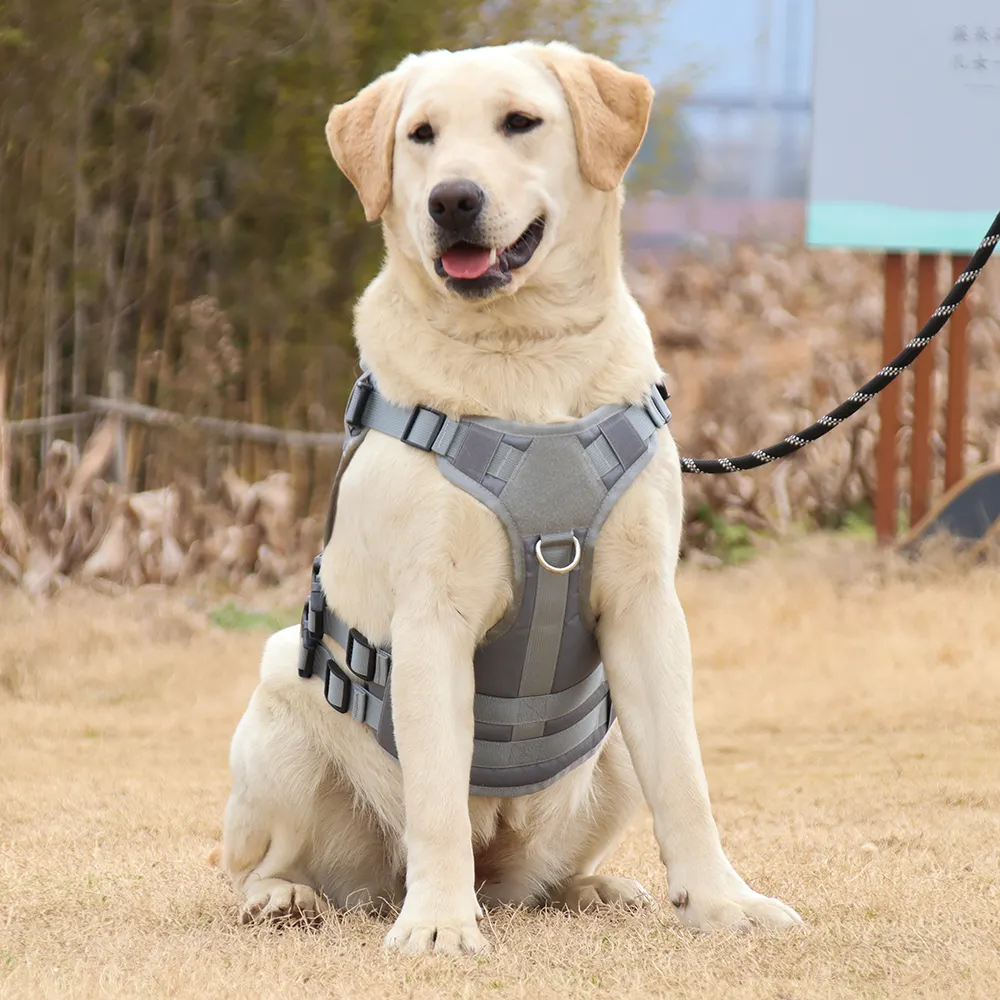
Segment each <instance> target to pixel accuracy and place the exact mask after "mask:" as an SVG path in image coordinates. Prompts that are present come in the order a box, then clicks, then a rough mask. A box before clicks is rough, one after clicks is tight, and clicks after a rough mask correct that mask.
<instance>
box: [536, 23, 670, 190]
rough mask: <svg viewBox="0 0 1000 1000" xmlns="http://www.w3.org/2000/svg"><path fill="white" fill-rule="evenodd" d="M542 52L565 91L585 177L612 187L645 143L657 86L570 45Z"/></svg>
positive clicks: (605, 187) (549, 47) (597, 185)
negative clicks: (654, 88) (654, 89)
mask: <svg viewBox="0 0 1000 1000" xmlns="http://www.w3.org/2000/svg"><path fill="white" fill-rule="evenodd" d="M539 53H540V55H541V57H542V60H543V61H544V62H545V64H546V65H547V66H548V67H549V69H551V70H552V72H553V73H555V75H556V77H557V78H558V79H559V82H560V84H562V88H563V92H564V93H565V95H566V103H567V104H569V110H570V114H571V115H572V116H573V128H574V130H575V132H576V147H577V151H578V153H579V157H580V170H581V171H582V173H583V176H584V178H585V179H586V180H587V181H588V182H589V183H590V184H592V185H593V186H594V187H595V188H598V189H599V190H601V191H613V190H614V189H615V188H616V187H618V185H619V184H620V183H621V181H622V178H623V177H624V176H625V171H626V170H627V169H628V165H629V164H630V163H631V162H632V159H633V157H634V156H635V154H636V153H637V152H638V151H639V146H640V145H642V140H643V137H644V136H645V134H646V127H647V125H648V124H649V113H650V109H651V108H652V106H653V85H652V84H651V83H650V82H649V81H648V80H647V79H646V78H645V77H644V76H640V75H639V74H638V73H628V72H626V71H625V70H623V69H619V68H618V67H617V66H616V65H615V64H614V63H611V62H608V61H607V60H606V59H601V58H599V57H598V56H592V55H589V54H587V53H584V52H580V51H578V50H576V49H574V48H571V47H570V46H568V45H560V44H558V43H557V44H549V45H545V46H543V47H541V48H540V50H539Z"/></svg>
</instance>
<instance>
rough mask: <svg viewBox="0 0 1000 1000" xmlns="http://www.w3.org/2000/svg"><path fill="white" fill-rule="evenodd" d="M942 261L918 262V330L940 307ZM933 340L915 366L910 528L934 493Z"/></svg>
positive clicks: (930, 257)
mask: <svg viewBox="0 0 1000 1000" xmlns="http://www.w3.org/2000/svg"><path fill="white" fill-rule="evenodd" d="M937 277H938V258H937V256H936V255H934V254H927V253H922V254H920V256H919V258H918V260H917V327H918V329H919V328H920V327H921V326H923V324H924V323H926V322H927V320H928V319H930V317H931V313H932V312H934V310H935V309H936V308H937V304H938V294H937V293H938V289H937ZM934 347H935V344H934V342H933V341H931V343H929V344H928V345H927V346H926V347H925V348H924V350H923V353H922V354H921V355H920V357H919V358H917V361H916V364H915V366H914V379H913V434H912V437H911V439H910V525H911V526H912V525H914V524H916V523H917V522H918V521H919V520H920V519H921V518H922V517H923V516H924V514H926V513H927V508H928V507H929V506H930V494H931V432H932V426H933V425H932V420H931V415H932V413H933V411H934Z"/></svg>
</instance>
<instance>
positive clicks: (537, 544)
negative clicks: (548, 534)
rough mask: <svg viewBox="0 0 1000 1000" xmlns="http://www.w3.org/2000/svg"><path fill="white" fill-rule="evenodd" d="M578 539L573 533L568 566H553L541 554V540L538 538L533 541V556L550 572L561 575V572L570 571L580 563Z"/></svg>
mask: <svg viewBox="0 0 1000 1000" xmlns="http://www.w3.org/2000/svg"><path fill="white" fill-rule="evenodd" d="M580 554H581V549H580V539H579V538H577V537H576V535H573V558H572V559H571V560H570V563H569V565H568V566H553V565H552V564H551V563H550V562H549V561H548V560H547V559H546V558H545V556H543V555H542V540H541V539H540V538H539V539H538V541H537V542H535V558H536V559H538V561H539V562H540V563H541V564H542V566H544V567H545V569H547V570H548V571H549V572H550V573H558V574H560V575H562V574H563V573H572V572H573V570H575V569H576V567H577V566H579V565H580Z"/></svg>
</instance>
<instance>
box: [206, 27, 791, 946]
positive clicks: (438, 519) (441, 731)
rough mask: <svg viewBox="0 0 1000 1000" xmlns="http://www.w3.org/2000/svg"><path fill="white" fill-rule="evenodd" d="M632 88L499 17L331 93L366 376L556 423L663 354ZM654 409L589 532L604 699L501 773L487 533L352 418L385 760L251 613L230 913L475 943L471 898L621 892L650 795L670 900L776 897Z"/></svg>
mask: <svg viewBox="0 0 1000 1000" xmlns="http://www.w3.org/2000/svg"><path fill="white" fill-rule="evenodd" d="M652 98H653V89H652V87H651V86H650V84H649V83H648V81H647V80H645V79H644V78H643V77H641V76H637V75H634V74H632V73H627V72H624V71H622V70H621V69H619V68H617V67H616V66H614V65H612V64H611V63H609V62H606V61H604V60H602V59H599V58H596V57H594V56H591V55H587V54H584V53H582V52H580V51H578V50H576V49H574V48H572V47H570V46H568V45H565V44H561V43H551V44H548V45H540V44H535V43H517V44H512V45H507V46H497V47H490V48H481V49H473V50H467V51H459V52H447V51H436V52H427V53H424V54H422V55H418V56H410V57H408V58H406V59H404V60H403V61H402V62H401V63H400V64H399V66H398V67H397V68H396V69H395V70H393V71H392V72H390V73H387V74H385V75H384V76H381V77H379V78H378V79H377V80H375V81H374V82H373V83H371V84H370V85H369V86H367V87H365V88H364V89H363V90H362V91H361V92H360V93H359V94H358V95H357V96H356V97H354V98H353V99H352V100H350V101H348V102H346V103H345V104H341V105H338V106H336V107H334V108H333V111H332V112H331V114H330V118H329V122H328V125H327V137H328V140H329V144H330V148H331V150H332V152H333V156H334V159H335V160H336V162H337V164H338V165H339V167H340V169H341V170H342V171H343V172H344V173H345V174H346V176H347V177H348V178H349V179H350V181H351V182H352V183H353V185H354V187H355V188H356V189H357V192H358V195H359V196H360V199H361V202H362V204H363V206H364V210H365V213H366V215H367V218H368V219H369V220H373V221H374V220H380V221H381V223H382V230H383V234H384V239H385V248H386V256H385V262H384V266H383V267H382V270H381V272H380V273H379V275H378V276H377V277H376V278H375V280H374V281H373V282H372V283H371V285H369V287H368V288H367V290H366V291H365V293H364V294H363V296H362V297H361V299H360V300H359V302H358V304H357V307H356V313H355V332H356V337H357V342H358V345H359V348H360V352H361V355H362V358H363V360H364V362H365V364H366V366H367V367H368V368H369V369H370V370H371V371H372V372H373V373H374V375H375V376H376V377H377V380H378V385H379V388H380V390H381V391H382V392H383V393H384V394H385V395H386V396H387V397H388V398H390V399H391V400H393V401H395V402H396V403H398V404H402V405H405V406H415V405H417V404H423V405H424V406H429V407H434V408H436V409H437V410H439V411H441V412H442V413H444V414H446V415H448V416H449V417H452V418H454V419H458V418H460V417H461V416H462V415H463V414H484V415H487V416H491V417H496V418H499V419H503V420H511V421H520V422H524V423H532V424H553V423H559V422H565V421H571V420H575V419H577V418H580V417H581V416H582V415H584V414H587V413H590V412H591V411H593V410H595V408H598V407H600V406H602V405H603V404H609V403H617V404H620V403H625V402H636V401H639V400H641V399H642V398H643V395H644V394H645V393H646V392H647V391H648V389H649V386H650V385H653V384H655V383H657V382H658V381H660V380H661V378H662V372H661V371H660V368H659V366H658V364H657V361H656V357H655V355H654V351H653V344H652V340H651V337H650V333H649V329H648V328H647V325H646V322H645V319H644V317H643V315H642V313H641V312H640V310H639V308H638V306H637V304H636V302H635V301H634V299H633V298H632V296H631V294H630V293H629V291H628V289H627V288H626V285H625V282H624V280H623V277H622V261H621V250H620V229H619V225H620V224H619V219H620V213H621V207H622V200H623V195H622V189H621V182H622V178H623V175H624V173H625V170H626V168H627V167H628V165H629V163H630V162H631V160H632V159H633V157H634V155H635V153H636V151H637V150H638V148H639V145H640V143H641V141H642V139H643V136H644V134H645V131H646V126H647V121H648V117H649V111H650V105H651V102H652ZM458 231H465V232H474V233H475V234H476V239H475V240H474V241H472V242H469V241H468V240H467V241H464V242H456V241H455V239H454V233H455V232H458ZM657 434H658V440H657V449H656V452H655V455H654V457H653V459H652V461H650V462H649V464H648V465H647V466H646V467H645V468H644V469H643V470H642V471H641V472H640V473H639V475H638V477H637V478H636V479H635V480H634V481H633V482H632V483H631V485H629V486H628V487H627V489H626V491H625V492H624V494H623V495H622V496H621V498H620V499H619V500H618V502H617V503H616V504H615V506H614V508H613V509H612V511H611V513H610V516H609V517H608V519H607V521H606V523H605V524H604V527H603V529H602V530H601V533H600V536H599V538H598V541H597V544H596V549H595V551H594V555H593V571H592V577H591V588H590V590H591V593H590V599H591V604H592V607H593V610H594V614H595V617H596V621H597V626H596V635H597V639H598V642H599V648H600V653H601V657H602V659H603V663H604V669H605V670H606V676H607V679H608V682H609V684H610V688H611V694H612V696H613V701H614V708H615V710H616V712H617V718H616V719H615V721H614V722H613V724H612V725H611V727H610V729H609V730H608V732H607V735H606V737H605V738H604V739H603V742H602V743H601V744H600V748H599V750H598V751H597V752H596V753H595V754H593V755H592V756H590V757H589V759H587V760H585V761H584V762H583V763H581V764H580V765H579V766H577V767H575V768H573V769H572V770H570V771H569V772H568V773H567V774H565V775H564V776H562V777H560V778H559V779H558V780H556V781H555V782H554V783H553V784H550V785H549V786H548V787H545V788H544V789H542V790H540V791H535V792H531V793H529V794H524V795H514V796H509V797H490V796H489V795H470V761H471V759H472V748H473V696H474V677H473V671H472V659H473V654H474V651H475V650H476V648H477V646H478V645H479V644H480V643H481V642H482V640H483V638H484V636H485V635H486V633H487V631H488V630H489V629H490V628H491V626H493V625H494V624H495V623H496V622H498V621H499V620H500V619H501V618H502V617H503V615H504V612H505V610H506V609H507V607H508V605H509V604H510V602H511V600H512V587H513V584H512V566H511V548H510V544H509V542H508V539H507V536H506V535H505V532H504V529H503V527H502V525H501V524H500V522H499V520H498V518H497V517H496V516H495V515H494V514H493V513H492V512H491V511H490V510H489V509H487V508H486V507H484V506H483V505H482V504H481V503H479V502H478V501H477V500H475V499H474V498H473V497H472V496H470V495H469V494H468V493H466V492H463V490H461V489H459V488H457V487H456V486H454V485H453V484H452V483H451V482H449V481H448V480H447V479H445V478H444V477H443V476H442V475H441V474H440V473H439V472H438V469H437V466H436V464H435V456H434V455H432V454H428V453H426V452H423V451H420V450H417V449H414V448H409V447H407V446H406V445H404V444H403V443H401V442H400V441H399V440H396V439H394V438H391V437H388V436H385V435H381V434H374V435H369V436H368V437H367V438H366V439H365V443H364V446H363V447H361V448H359V449H358V451H357V454H356V455H355V456H354V458H353V459H352V461H351V463H350V465H349V467H347V469H346V471H345V473H344V475H343V478H342V480H341V483H340V487H339V500H338V506H337V520H336V527H335V530H334V532H333V535H332V539H331V541H330V543H329V545H328V546H327V548H326V551H325V553H324V558H323V563H322V571H321V580H322V584H323V590H324V591H325V594H326V599H327V601H328V602H329V603H330V606H331V607H332V608H333V609H335V611H336V613H337V614H338V615H340V616H342V617H343V618H344V620H346V621H350V622H352V623H354V624H355V625H356V626H357V628H359V629H360V630H362V631H363V632H364V633H365V634H366V635H367V636H370V637H371V638H372V639H374V640H376V641H378V642H379V643H385V644H386V645H387V646H388V644H389V643H390V642H391V648H392V658H393V661H392V723H393V727H394V731H395V740H396V745H397V747H398V757H399V760H398V762H397V760H396V759H394V758H393V757H392V756H390V754H388V753H386V752H385V751H384V750H383V749H382V747H381V746H379V745H378V743H377V742H376V740H375V739H374V738H373V733H372V731H371V730H370V729H368V728H367V727H366V726H365V725H363V724H362V723H361V722H358V721H355V719H354V718H352V717H351V715H349V714H348V715H342V714H338V713H337V712H334V711H331V709H330V707H329V705H328V704H327V702H326V700H325V698H324V691H323V685H322V683H320V682H319V681H318V679H316V678H313V679H311V680H303V679H302V678H301V677H300V676H299V675H298V673H297V669H296V664H297V658H298V652H299V629H298V628H297V627H295V628H290V629H286V630H284V631H281V632H279V633H277V634H276V635H274V636H272V637H271V639H270V640H269V641H268V643H267V645H266V648H265V651H264V654H263V662H262V664H261V669H260V685H259V687H258V688H257V689H256V691H255V692H254V694H253V696H252V698H251V700H250V704H249V707H248V708H247V710H246V713H245V715H244V716H243V718H242V720H241V721H240V723H239V726H238V728H237V730H236V733H235V736H234V738H233V742H232V751H231V770H232V793H231V797H230V799H229V803H228V806H227V810H226V816H225V827H224V835H223V850H222V858H223V867H224V868H225V869H226V870H227V871H228V873H229V874H230V876H231V878H232V880H233V884H234V886H235V888H236V891H237V893H238V895H239V896H240V899H241V903H242V911H241V912H242V916H243V919H245V920H265V919H276V918H289V917H306V918H308V917H311V916H314V915H316V914H318V913H320V912H321V911H323V910H324V909H326V908H327V907H329V906H333V907H338V908H340V907H351V906H355V905H360V906H363V907H368V908H372V909H380V908H382V907H385V908H387V909H392V908H397V907H398V908H399V911H398V915H397V916H396V919H395V922H394V923H393V925H392V927H391V930H389V932H388V934H387V936H386V938H385V944H386V946H387V947H389V948H392V949H399V950H401V951H404V952H422V951H435V952H443V953H458V952H462V951H466V952H479V951H482V950H484V949H486V948H487V947H488V944H487V941H486V939H485V937H484V936H483V934H482V933H481V932H480V929H479V920H480V919H481V917H482V913H483V911H482V906H483V905H486V906H489V905H492V904H497V903H514V904H521V903H524V904H528V905H559V906H568V907H573V908H577V907H581V906H590V905H593V904H600V903H619V904H625V905H644V904H645V903H646V902H648V901H649V899H648V896H647V894H646V892H645V890H644V889H643V888H642V886H640V885H639V884H638V883H636V882H634V881H632V880H631V879H623V878H612V877H610V876H604V875H597V874H595V872H596V870H597V868H598V866H599V865H600V864H601V861H602V860H603V859H605V858H606V857H607V856H608V854H609V852H610V851H611V850H612V849H613V848H614V846H615V845H616V843H617V842H618V841H619V839H620V838H621V836H622V834H623V832H624V830H625V828H626V825H627V824H628V822H629V819H630V817H631V816H632V814H633V812H634V810H635V809H636V807H637V806H638V805H639V803H640V800H641V798H645V801H646V802H647V803H648V805H649V808H650V809H651V811H652V815H653V820H654V827H655V833H656V840H657V843H658V845H659V850H660V857H661V859H662V861H663V863H664V864H665V865H666V867H667V873H668V879H669V890H670V893H669V894H670V902H671V904H672V905H673V908H674V910H675V912H676V913H677V916H678V917H679V919H680V920H681V922H682V923H683V924H685V925H687V926H689V927H692V928H697V929H701V930H711V929H714V928H726V927H738V926H746V925H749V924H756V925H762V926H766V927H781V926H784V925H788V924H792V923H796V922H798V921H799V919H800V918H799V917H798V915H797V914H796V913H795V911H794V910H792V909H790V908H789V907H788V906H786V905H785V904H784V903H782V902H780V901H779V900H777V899H772V898H769V897H766V896H762V895H760V894H758V893H756V892H754V891H753V890H752V889H751V888H750V887H749V886H748V885H747V884H746V883H745V882H744V881H743V879H742V878H741V877H740V876H739V875H738V874H737V873H736V871H735V870H734V869H733V867H732V865H731V864H730V862H729V860H728V859H727V857H726V855H725V853H724V851H723V848H722V845H721V843H720V839H719V834H718V831H717V829H716V826H715V822H714V820H713V818H712V811H711V808H710V805H709V796H708V789H707V785H706V781H705V774H704V771H703V768H702V763H701V756H700V750H699V746H698V739H697V735H696V732H695V723H694V714H693V707H692V689H691V652H690V646H689V641H688V632H687V627H686V624H685V620H684V614H683V611H682V610H681V606H680V603H679V601H678V598H677V593H676V590H675V585H674V574H675V568H676V563H677V553H678V542H679V535H680V531H681V507H682V498H681V474H680V466H679V463H678V455H677V450H676V448H675V446H674V444H673V441H672V439H671V437H670V434H669V432H668V430H667V428H666V426H664V427H662V428H661V429H660V430H659V431H658V432H657ZM331 651H332V652H334V653H335V655H336V656H337V657H340V658H341V659H340V662H341V663H343V662H344V661H343V659H342V657H343V650H341V649H340V648H339V647H333V648H332V650H331Z"/></svg>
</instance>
